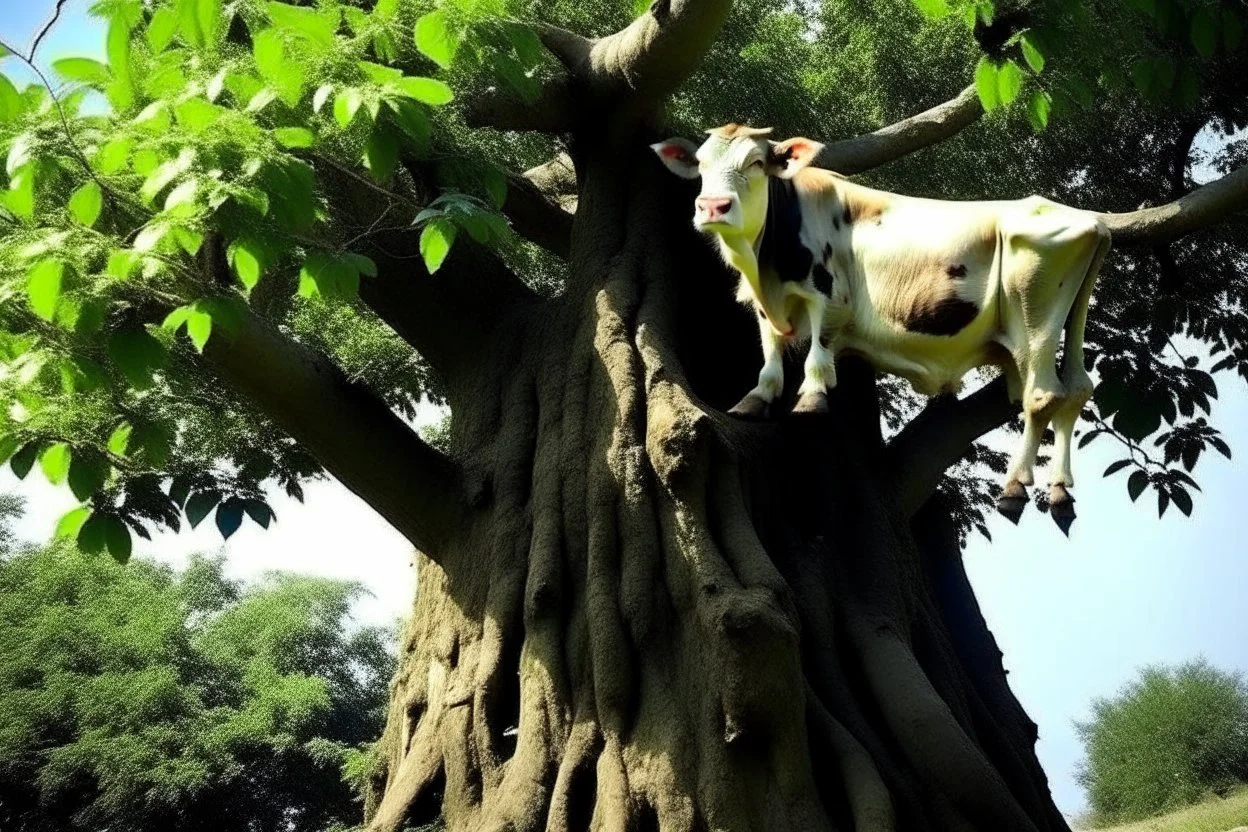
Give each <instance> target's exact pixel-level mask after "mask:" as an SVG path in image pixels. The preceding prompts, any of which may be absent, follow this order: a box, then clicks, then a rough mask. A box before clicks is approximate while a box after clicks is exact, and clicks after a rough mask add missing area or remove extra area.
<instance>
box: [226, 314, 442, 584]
mask: <svg viewBox="0 0 1248 832" xmlns="http://www.w3.org/2000/svg"><path fill="white" fill-rule="evenodd" d="M204 355H205V357H206V358H207V359H208V362H209V363H210V364H211V365H212V366H213V367H214V368H215V369H216V370H217V372H218V373H219V374H220V375H221V377H222V378H223V379H224V380H225V381H226V382H227V383H228V384H229V385H230V386H231V387H233V388H234V389H235V390H237V391H238V392H239V393H241V394H243V395H245V396H247V397H248V398H250V399H251V400H252V401H253V402H255V404H256V405H257V406H258V407H260V409H261V410H263V411H264V412H265V413H267V414H268V415H269V417H270V418H272V419H273V421H274V422H275V423H277V424H278V425H279V426H280V427H281V428H282V429H283V430H285V431H286V432H287V433H288V434H290V436H291V437H292V438H293V439H295V440H296V441H297V442H299V444H301V445H302V446H303V447H304V448H306V449H307V450H308V452H309V453H311V454H312V455H313V456H314V457H316V459H318V460H319V461H320V463H321V464H322V465H324V466H325V469H326V470H328V471H329V472H330V473H332V474H333V475H334V476H335V477H337V478H338V480H339V481H341V482H342V484H343V485H345V486H346V487H347V488H349V489H350V490H351V491H352V492H353V493H355V494H356V495H357V496H359V497H360V498H361V499H363V500H364V501H365V502H367V503H368V504H369V505H370V506H372V507H373V508H374V509H376V510H377V512H378V513H379V514H381V516H383V517H385V518H386V520H387V521H389V522H390V524H391V525H392V526H394V528H395V529H397V530H398V531H399V532H400V533H401V534H403V536H405V537H406V538H407V539H408V540H410V541H411V542H412V544H413V545H414V546H416V547H417V548H419V549H420V550H421V551H422V552H424V553H425V554H427V555H429V556H430V557H431V558H433V559H434V560H437V559H438V558H439V556H440V552H441V549H442V547H443V545H444V544H445V542H446V540H447V539H448V538H449V536H450V534H451V533H452V531H453V530H454V529H455V527H456V525H457V523H458V522H459V520H460V518H461V517H462V516H463V513H464V511H465V510H466V507H467V504H466V502H465V500H464V499H463V497H462V496H461V494H462V491H461V487H460V481H459V471H458V468H457V466H456V465H455V464H454V463H453V462H452V461H451V460H450V459H449V458H447V457H446V456H445V455H443V454H442V453H440V452H438V451H436V450H434V449H433V448H431V447H429V446H428V445H426V444H425V443H424V442H422V441H421V439H420V437H418V436H417V435H416V433H415V432H414V431H413V430H412V429H411V428H409V427H408V426H407V425H406V424H405V423H404V422H403V421H402V420H401V419H400V418H399V417H398V416H396V415H395V414H394V413H393V412H392V411H391V410H390V409H389V408H388V407H386V405H385V404H384V403H383V402H382V401H381V400H380V399H378V398H377V397H376V396H374V395H373V394H372V393H371V392H369V391H368V390H366V389H365V388H363V387H362V386H360V385H358V384H355V383H353V382H351V381H349V380H348V379H347V378H346V377H344V376H343V374H342V372H341V371H340V370H339V369H338V367H337V366H335V365H333V364H332V363H331V362H329V361H328V360H327V359H326V358H324V357H323V356H321V355H319V354H318V353H315V352H313V351H312V350H310V349H308V348H306V347H304V346H302V345H300V344H298V343H296V342H294V341H292V340H291V339H290V338H288V337H287V336H285V335H283V334H282V333H281V332H279V331H278V330H277V329H276V328H275V327H274V326H272V325H271V324H269V323H268V322H266V321H265V320H263V319H262V318H259V317H257V316H255V315H248V317H247V318H246V319H245V320H244V322H243V323H242V325H241V326H240V328H239V330H238V331H237V332H235V333H232V334H229V335H222V336H219V337H214V338H213V339H212V340H211V341H209V343H208V346H207V348H206V349H205V351H204ZM344 425H347V426H350V429H349V430H346V429H344V427H343V426H344Z"/></svg>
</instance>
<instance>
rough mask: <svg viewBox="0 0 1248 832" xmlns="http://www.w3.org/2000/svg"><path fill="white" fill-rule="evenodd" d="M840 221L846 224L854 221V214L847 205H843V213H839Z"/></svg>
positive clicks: (851, 223)
mask: <svg viewBox="0 0 1248 832" xmlns="http://www.w3.org/2000/svg"><path fill="white" fill-rule="evenodd" d="M841 221H842V222H843V223H845V224H846V225H853V223H854V214H853V212H852V211H850V210H849V206H848V205H847V206H845V213H843V214H841Z"/></svg>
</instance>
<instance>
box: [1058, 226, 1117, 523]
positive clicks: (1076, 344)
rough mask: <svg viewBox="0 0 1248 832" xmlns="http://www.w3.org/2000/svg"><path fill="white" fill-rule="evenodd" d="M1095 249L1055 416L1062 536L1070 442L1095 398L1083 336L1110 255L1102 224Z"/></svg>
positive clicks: (1070, 323) (1067, 512) (1067, 517)
mask: <svg viewBox="0 0 1248 832" xmlns="http://www.w3.org/2000/svg"><path fill="white" fill-rule="evenodd" d="M1096 229H1097V243H1096V249H1095V251H1094V252H1093V254H1092V258H1091V261H1090V262H1089V264H1088V267H1087V271H1086V272H1085V274H1084V277H1083V281H1082V282H1081V284H1080V286H1079V292H1078V294H1077V295H1076V296H1075V301H1074V305H1073V306H1072V307H1071V309H1070V315H1069V317H1068V318H1067V321H1066V356H1065V358H1064V359H1063V362H1062V382H1063V384H1064V385H1065V387H1066V400H1065V401H1064V402H1063V403H1062V405H1061V407H1059V408H1058V410H1057V412H1056V413H1054V414H1053V433H1054V437H1055V439H1054V448H1053V473H1052V476H1051V477H1050V478H1049V513H1050V514H1051V516H1052V517H1053V521H1054V522H1055V523H1057V525H1058V526H1059V527H1060V528H1061V530H1062V532H1063V533H1066V534H1069V533H1070V526H1071V523H1073V522H1074V519H1075V509H1074V503H1075V498H1074V497H1072V496H1071V495H1070V492H1069V491H1068V490H1067V489H1069V488H1072V487H1074V484H1075V478H1074V473H1073V472H1072V469H1071V464H1070V450H1071V443H1072V442H1073V441H1074V433H1075V423H1076V422H1077V421H1078V420H1079V413H1080V412H1081V411H1082V410H1083V406H1084V405H1085V404H1086V403H1087V401H1088V399H1090V398H1091V397H1092V378H1091V377H1090V376H1089V375H1088V371H1087V367H1086V366H1085V361H1084V355H1083V337H1084V331H1085V329H1086V327H1087V320H1088V303H1089V301H1090V300H1091V298H1092V290H1093V288H1094V287H1095V285H1096V278H1097V275H1098V274H1099V273H1100V270H1101V264H1102V263H1103V262H1104V260H1105V255H1106V254H1107V253H1108V252H1109V245H1110V236H1109V232H1108V231H1106V230H1105V229H1104V228H1103V227H1101V226H1100V225H1099V223H1098V224H1097V226H1096Z"/></svg>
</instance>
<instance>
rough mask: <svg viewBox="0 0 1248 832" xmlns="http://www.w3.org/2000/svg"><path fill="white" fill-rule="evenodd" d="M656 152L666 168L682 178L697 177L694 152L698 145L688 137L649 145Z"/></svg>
mask: <svg viewBox="0 0 1248 832" xmlns="http://www.w3.org/2000/svg"><path fill="white" fill-rule="evenodd" d="M650 148H651V149H652V150H653V151H654V152H655V153H657V154H658V156H659V159H660V160H662V162H663V164H664V165H666V166H667V169H668V170H670V171H671V172H672V173H674V174H676V175H677V176H679V177H681V178H682V179H697V178H698V175H699V174H698V160H697V158H696V157H695V155H694V154H696V153H697V152H698V146H697V145H696V144H694V143H693V142H691V141H689V140H688V139H681V138H676V139H668V140H667V141H665V142H659V143H658V144H652V145H650Z"/></svg>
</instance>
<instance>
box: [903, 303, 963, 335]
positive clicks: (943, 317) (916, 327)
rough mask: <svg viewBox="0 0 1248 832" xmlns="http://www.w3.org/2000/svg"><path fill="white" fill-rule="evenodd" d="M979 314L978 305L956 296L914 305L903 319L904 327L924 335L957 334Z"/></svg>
mask: <svg viewBox="0 0 1248 832" xmlns="http://www.w3.org/2000/svg"><path fill="white" fill-rule="evenodd" d="M977 315H979V307H978V306H977V305H975V304H974V303H971V302H970V301H969V300H962V299H961V298H957V297H947V298H941V299H940V300H938V301H936V302H935V303H930V304H922V305H916V306H915V308H914V309H912V310H911V311H910V315H909V317H908V318H907V319H906V321H905V325H906V329H908V330H910V331H911V332H919V333H922V334H924V335H957V334H958V333H959V332H961V331H962V330H963V329H965V328H966V327H967V325H968V324H970V322H971V321H973V320H975V318H976V316H977Z"/></svg>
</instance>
